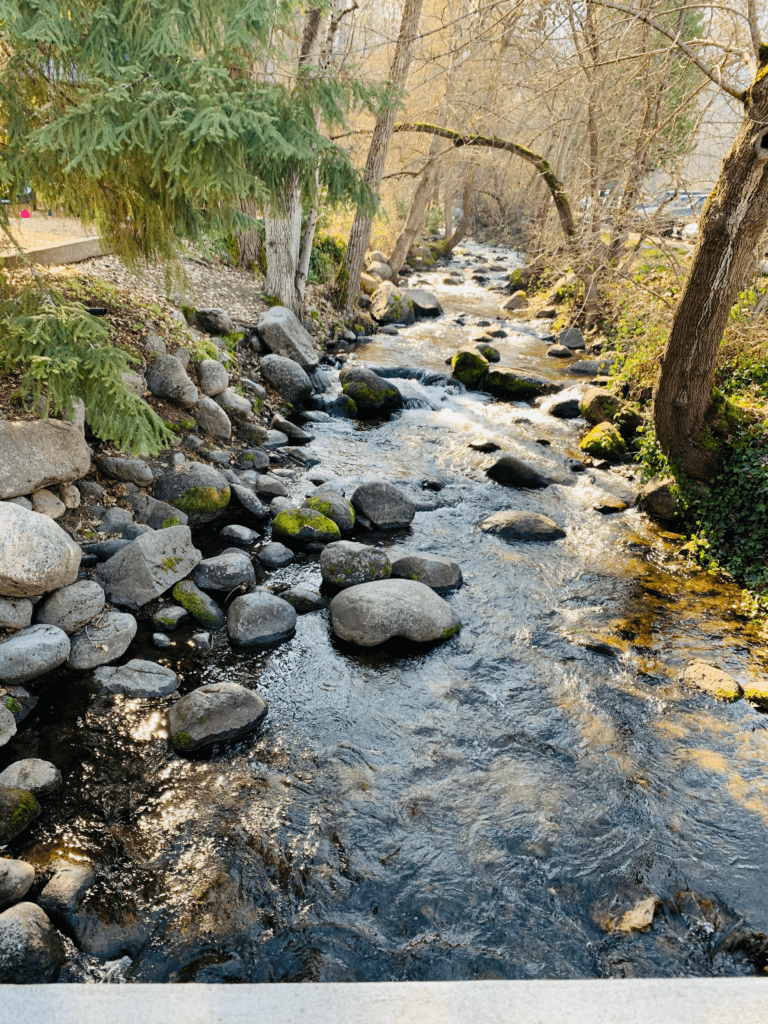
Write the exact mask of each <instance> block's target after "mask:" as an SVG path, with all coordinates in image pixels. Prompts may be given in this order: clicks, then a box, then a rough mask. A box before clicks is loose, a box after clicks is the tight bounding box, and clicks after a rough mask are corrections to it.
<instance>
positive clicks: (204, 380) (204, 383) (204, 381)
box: [195, 359, 229, 398]
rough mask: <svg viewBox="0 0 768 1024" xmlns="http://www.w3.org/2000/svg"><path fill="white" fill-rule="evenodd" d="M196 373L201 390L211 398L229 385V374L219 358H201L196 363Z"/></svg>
mask: <svg viewBox="0 0 768 1024" xmlns="http://www.w3.org/2000/svg"><path fill="white" fill-rule="evenodd" d="M195 373H196V374H197V383H198V385H199V387H200V390H201V391H202V392H203V394H204V395H209V396H210V397H211V398H213V397H214V395H220V394H221V392H222V391H225V390H226V389H227V388H228V387H229V374H228V373H227V371H226V369H225V367H224V365H223V363H220V362H219V361H218V359H201V360H200V362H199V363H196V364H195Z"/></svg>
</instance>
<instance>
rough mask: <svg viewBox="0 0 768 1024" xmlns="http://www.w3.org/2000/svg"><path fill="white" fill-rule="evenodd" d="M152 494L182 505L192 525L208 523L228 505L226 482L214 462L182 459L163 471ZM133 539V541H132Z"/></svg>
mask: <svg viewBox="0 0 768 1024" xmlns="http://www.w3.org/2000/svg"><path fill="white" fill-rule="evenodd" d="M155 497H156V498H158V499H159V500H160V501H167V502H168V503H169V504H171V505H173V506H175V507H176V508H179V509H181V511H182V512H184V513H185V514H186V516H187V518H188V521H189V523H190V524H191V525H197V524H200V523H209V522H211V520H213V519H215V518H216V517H217V516H219V515H221V513H222V512H223V511H224V510H225V509H226V507H227V505H229V499H230V489H229V483H228V482H227V480H226V478H225V477H223V476H222V475H221V473H220V472H219V471H218V470H217V469H214V468H213V466H207V465H205V464H204V463H202V462H185V463H184V464H183V465H181V466H176V467H175V468H174V469H172V470H169V471H168V472H167V473H164V474H163V475H162V476H161V477H160V479H159V480H158V482H157V484H156V485H155ZM134 543H135V541H134Z"/></svg>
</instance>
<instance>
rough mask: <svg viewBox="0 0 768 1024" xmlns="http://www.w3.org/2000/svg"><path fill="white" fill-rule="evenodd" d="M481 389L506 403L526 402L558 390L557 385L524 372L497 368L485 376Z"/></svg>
mask: <svg viewBox="0 0 768 1024" xmlns="http://www.w3.org/2000/svg"><path fill="white" fill-rule="evenodd" d="M483 388H484V390H486V391H488V392H489V393H490V394H492V395H496V397H497V398H502V399H504V400H505V401H507V402H528V401H530V400H531V399H532V398H538V397H539V395H548V394H551V393H552V392H553V391H557V390H559V385H558V384H556V383H555V382H554V381H551V380H548V379H547V378H546V377H540V376H539V375H538V374H535V373H529V372H527V371H526V370H520V369H517V368H515V367H509V366H497V367H496V368H495V369H493V370H489V371H488V373H487V374H486V377H485V380H484V381H483Z"/></svg>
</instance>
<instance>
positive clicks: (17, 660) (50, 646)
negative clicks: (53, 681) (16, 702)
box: [0, 624, 70, 684]
mask: <svg viewBox="0 0 768 1024" xmlns="http://www.w3.org/2000/svg"><path fill="white" fill-rule="evenodd" d="M69 652H70V642H69V637H68V636H67V634H66V633H65V632H64V630H63V629H59V628H58V626H45V625H42V624H40V625H36V626H27V628H26V629H22V630H19V632H18V633H14V634H13V636H12V637H11V638H10V639H9V640H6V641H5V642H4V643H1V644H0V682H3V683H11V684H15V683H23V682H26V680H27V679H36V678H37V677H38V676H42V675H45V673H46V672H52V671H53V669H55V668H58V667H59V665H62V664H63V663H64V662H65V661H66V660H67V658H68V657H69Z"/></svg>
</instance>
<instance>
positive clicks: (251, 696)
mask: <svg viewBox="0 0 768 1024" xmlns="http://www.w3.org/2000/svg"><path fill="white" fill-rule="evenodd" d="M287 607H290V606H287ZM291 610H292V611H293V609H291ZM294 614H295V613H294ZM267 710H268V708H267V702H266V701H265V700H264V698H263V697H260V696H259V695H258V693H254V692H253V691H252V690H247V689H246V688H245V687H244V686H240V684H239V683H208V684H207V685H206V686H201V687H199V688H198V689H197V690H193V691H192V692H191V693H188V694H186V696H184V697H182V698H181V700H179V701H177V702H176V703H175V704H174V705H173V707H172V708H171V710H170V712H169V713H168V724H169V726H170V735H171V743H172V744H173V746H174V747H175V748H176V749H177V750H185V751H187V750H196V749H197V748H198V747H204V746H207V745H208V744H211V743H218V742H220V741H222V740H231V739H235V738H237V737H238V736H244V735H245V734H246V733H248V732H250V731H251V730H252V729H255V728H256V726H257V725H258V724H259V722H261V721H262V719H263V718H264V717H265V716H266V714H267Z"/></svg>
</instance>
